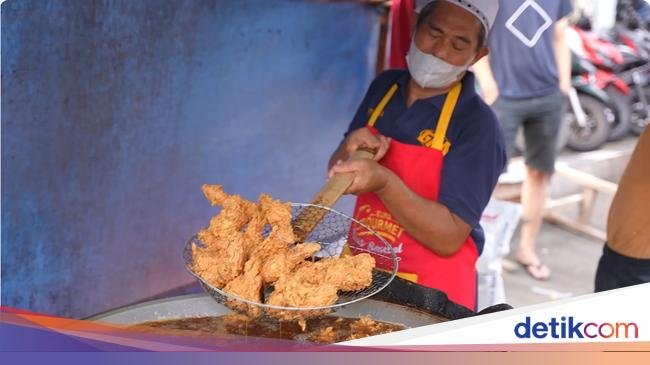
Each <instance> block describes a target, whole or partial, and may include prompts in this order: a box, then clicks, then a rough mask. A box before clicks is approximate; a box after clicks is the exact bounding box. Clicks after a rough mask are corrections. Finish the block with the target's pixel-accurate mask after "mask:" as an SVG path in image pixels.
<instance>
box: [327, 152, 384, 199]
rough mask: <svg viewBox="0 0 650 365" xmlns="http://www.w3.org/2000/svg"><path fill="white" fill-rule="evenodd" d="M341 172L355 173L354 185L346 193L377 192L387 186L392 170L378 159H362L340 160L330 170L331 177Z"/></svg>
mask: <svg viewBox="0 0 650 365" xmlns="http://www.w3.org/2000/svg"><path fill="white" fill-rule="evenodd" d="M340 173H353V174H354V180H353V181H352V185H350V187H349V188H348V189H347V190H346V191H345V193H346V194H355V195H359V194H365V193H373V192H377V191H379V190H381V189H383V188H385V187H386V185H387V184H388V180H389V178H390V175H391V174H393V172H392V171H390V170H389V169H387V168H385V167H384V166H382V165H380V164H379V163H378V162H377V161H373V160H368V159H362V160H355V161H347V162H340V161H339V162H338V163H336V164H335V165H334V166H333V167H332V169H331V170H330V177H331V176H333V175H335V174H340Z"/></svg>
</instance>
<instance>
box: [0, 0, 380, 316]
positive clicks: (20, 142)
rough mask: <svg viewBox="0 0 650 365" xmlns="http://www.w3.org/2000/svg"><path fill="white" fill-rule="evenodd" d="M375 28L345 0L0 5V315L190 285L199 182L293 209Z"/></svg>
mask: <svg viewBox="0 0 650 365" xmlns="http://www.w3.org/2000/svg"><path fill="white" fill-rule="evenodd" d="M377 34H378V16H377V14H376V12H375V11H374V10H373V9H372V8H369V7H365V6H363V5H358V4H354V3H322V2H318V1H308V0H304V1H295V0H294V1H290V0H284V1H281V0H276V1H269V0H255V1H253V0H245V1H230V0H222V1H203V0H192V1H157V0H146V1H145V0H135V1H132V0H115V1H99V0H96V1H84V0H77V1H60V0H10V1H6V2H4V3H3V4H2V287H1V289H2V304H3V305H9V306H14V307H19V308H24V309H29V310H33V311H40V312H45V313H51V314H57V315H64V316H73V317H84V316H87V315H91V314H94V313H97V312H101V311H104V310H107V309H110V308H114V307H116V306H120V305H124V304H127V303H132V302H134V301H137V300H140V299H142V298H146V297H149V296H152V295H156V294H158V293H161V292H163V291H166V290H169V289H172V288H175V287H179V286H182V285H184V284H188V283H190V282H192V281H193V280H192V278H191V277H190V276H189V275H188V274H186V272H185V269H184V267H183V263H182V259H181V249H182V246H183V244H184V242H185V240H186V239H187V238H188V237H189V236H191V235H192V234H193V233H194V232H195V231H197V230H198V229H199V228H200V227H201V226H202V225H204V224H207V222H208V219H209V217H210V216H211V215H212V214H213V213H215V210H214V209H212V208H210V207H209V206H208V204H207V203H206V202H205V201H204V199H203V197H202V195H201V192H200V186H201V184H202V183H205V182H211V183H221V184H224V185H225V187H226V189H227V191H229V192H233V193H239V194H242V195H243V196H245V197H247V198H251V199H254V198H256V197H257V195H258V194H259V193H260V192H268V193H270V194H272V195H273V196H276V197H278V198H282V199H285V200H292V201H308V200H309V199H310V198H311V196H312V194H313V193H315V192H316V190H317V189H318V188H319V187H320V185H321V184H322V183H323V182H324V179H325V165H326V161H327V158H328V156H329V154H330V152H331V151H332V150H333V148H334V147H335V146H336V144H337V143H338V142H339V140H340V137H341V134H342V133H343V131H344V130H345V127H346V125H347V123H348V121H349V120H350V118H351V117H352V114H353V113H354V111H355V109H356V106H357V104H358V103H359V101H360V100H361V98H362V96H363V93H364V92H365V89H366V87H367V85H368V84H369V82H370V80H371V79H372V76H373V72H374V62H375V55H376V49H377V37H378V35H377ZM347 205H349V202H348V203H347Z"/></svg>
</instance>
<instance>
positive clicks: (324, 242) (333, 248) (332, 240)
mask: <svg viewBox="0 0 650 365" xmlns="http://www.w3.org/2000/svg"><path fill="white" fill-rule="evenodd" d="M291 205H292V215H293V217H294V221H295V218H296V217H297V216H298V215H300V213H301V212H303V211H304V210H305V209H308V210H309V211H310V212H313V211H316V210H320V211H321V212H324V213H325V214H324V217H323V218H322V220H320V222H318V224H317V225H316V226H315V227H314V229H313V231H312V232H311V233H310V234H309V236H307V239H306V240H305V241H306V242H317V243H319V244H320V245H321V250H320V251H319V252H317V253H316V254H315V255H314V256H315V257H320V258H324V257H338V256H339V255H340V254H341V251H342V250H343V247H344V246H345V245H346V244H347V246H348V248H349V249H350V252H351V253H352V254H357V253H362V252H368V253H370V254H372V256H373V257H374V258H375V262H376V268H375V269H374V270H373V275H372V283H371V284H370V286H368V287H367V288H365V289H362V290H357V291H345V292H344V291H339V293H338V296H339V298H338V300H337V301H336V303H334V304H332V305H328V306H323V307H309V308H306V307H281V306H274V305H269V304H265V303H258V302H253V301H250V300H247V299H244V298H241V297H238V296H236V295H233V294H230V293H228V292H226V291H224V290H223V289H220V288H217V287H214V286H213V285H211V284H210V283H208V282H207V281H205V280H204V279H203V278H201V277H200V276H199V275H198V274H197V273H196V272H194V269H193V266H194V265H193V256H192V247H193V245H197V246H199V247H204V245H203V243H202V242H201V241H200V240H199V239H198V237H197V236H194V237H192V238H191V239H190V240H189V241H188V242H187V243H186V245H185V248H184V250H183V258H184V260H185V266H186V268H187V270H188V271H189V272H190V274H192V275H193V276H194V277H196V278H197V279H198V280H199V282H200V283H201V286H202V287H203V289H204V290H205V291H206V292H207V293H209V294H210V295H211V296H212V297H213V298H214V299H215V300H216V301H217V302H218V303H221V304H226V305H227V304H228V301H233V300H234V301H236V302H240V303H246V304H248V305H251V306H255V307H258V308H259V309H261V312H262V313H263V314H268V313H269V310H283V311H314V312H315V313H316V312H318V313H323V312H330V311H333V310H336V309H338V308H340V307H343V306H345V305H347V304H351V303H354V302H358V301H360V300H363V299H365V298H368V297H370V296H372V295H374V294H376V293H378V292H379V291H381V290H382V289H384V288H385V287H386V286H387V285H388V284H389V283H390V282H391V281H392V280H393V278H394V277H395V275H396V273H397V261H398V260H397V255H396V253H395V251H394V250H393V247H392V246H391V245H390V244H389V243H388V242H387V241H386V240H385V239H384V238H383V237H381V236H380V235H379V234H377V233H376V232H375V231H373V230H372V229H370V228H369V227H368V226H366V225H364V224H363V223H361V222H359V221H357V220H355V219H353V218H351V217H349V216H347V215H345V214H343V213H340V212H338V211H336V210H334V209H331V208H328V207H325V206H320V205H314V204H301V203H292V204H291ZM323 210H324V211H323ZM303 216H304V215H303ZM268 233H269V230H265V232H264V236H266V235H267V234H268ZM368 237H373V238H374V239H373V241H372V243H371V242H370V241H368ZM378 242H379V243H378ZM378 246H379V247H378ZM378 268H381V270H379V269H378ZM271 292H272V287H269V288H264V295H263V297H264V300H265V299H266V297H267V296H268V295H269V294H270V293H271ZM235 309H236V308H235ZM309 316H310V315H306V317H309Z"/></svg>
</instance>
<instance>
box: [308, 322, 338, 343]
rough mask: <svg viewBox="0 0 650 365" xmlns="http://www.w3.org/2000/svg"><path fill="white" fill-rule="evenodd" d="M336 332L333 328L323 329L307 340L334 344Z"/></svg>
mask: <svg viewBox="0 0 650 365" xmlns="http://www.w3.org/2000/svg"><path fill="white" fill-rule="evenodd" d="M336 338H337V336H336V332H335V331H334V327H331V326H330V327H325V328H323V329H321V330H320V331H318V332H317V333H316V334H314V335H312V336H311V337H310V338H309V340H310V341H313V342H316V343H334V342H336Z"/></svg>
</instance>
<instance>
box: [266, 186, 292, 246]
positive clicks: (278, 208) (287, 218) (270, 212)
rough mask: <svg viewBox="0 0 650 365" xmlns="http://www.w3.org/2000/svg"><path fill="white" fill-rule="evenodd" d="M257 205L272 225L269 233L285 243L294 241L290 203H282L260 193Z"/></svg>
mask: <svg viewBox="0 0 650 365" xmlns="http://www.w3.org/2000/svg"><path fill="white" fill-rule="evenodd" d="M259 207H260V209H261V210H262V213H263V214H264V217H265V218H266V222H267V223H268V224H270V225H271V226H272V230H271V234H272V235H274V236H275V237H276V238H277V239H279V240H281V241H283V242H285V243H294V242H296V237H295V236H294V234H293V227H292V226H291V218H292V216H291V204H288V203H282V202H281V201H279V200H275V199H273V198H271V197H270V196H268V195H266V194H261V195H260V198H259Z"/></svg>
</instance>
